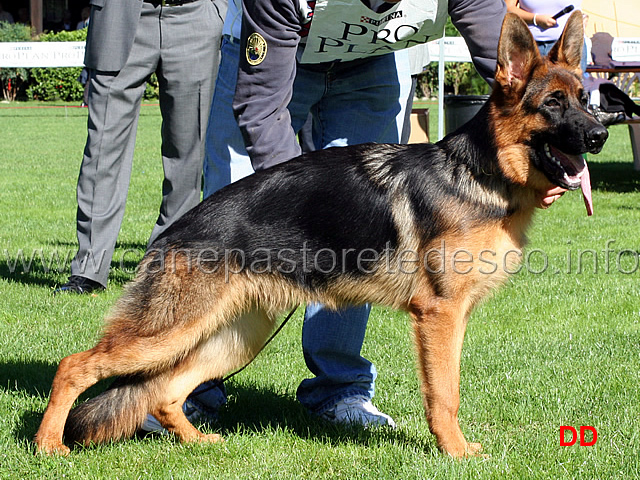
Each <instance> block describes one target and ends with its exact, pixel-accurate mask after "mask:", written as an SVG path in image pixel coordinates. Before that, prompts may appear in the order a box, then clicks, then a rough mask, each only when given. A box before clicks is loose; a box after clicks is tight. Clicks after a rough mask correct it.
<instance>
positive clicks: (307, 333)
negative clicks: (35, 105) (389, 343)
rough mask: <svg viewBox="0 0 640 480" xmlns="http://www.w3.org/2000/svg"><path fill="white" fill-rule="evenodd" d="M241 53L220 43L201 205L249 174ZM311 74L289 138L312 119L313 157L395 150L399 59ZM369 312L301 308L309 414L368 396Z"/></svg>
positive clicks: (405, 80)
mask: <svg viewBox="0 0 640 480" xmlns="http://www.w3.org/2000/svg"><path fill="white" fill-rule="evenodd" d="M240 53H241V52H240V45H239V42H238V41H235V42H232V41H230V40H229V39H227V38H225V39H224V40H223V43H222V56H221V64H220V70H219V72H218V80H217V84H216V89H215V93H214V97H213V103H212V106H211V114H210V120H209V126H208V129H207V137H206V147H205V151H206V154H205V162H204V179H205V181H204V188H205V197H206V196H208V195H210V194H211V193H213V192H214V191H216V190H218V189H219V188H222V187H223V186H225V185H226V184H228V183H230V182H233V181H236V180H238V179H240V178H242V177H243V176H245V175H247V174H249V173H250V172H251V171H252V169H251V163H250V160H249V157H248V155H247V154H246V151H245V150H244V141H243V139H242V134H241V133H240V129H239V128H238V126H237V123H236V120H235V117H234V115H233V110H232V109H231V102H232V100H233V95H234V92H235V78H236V72H237V66H238V58H239V55H240ZM354 67H357V68H354ZM312 68H313V69H310V68H298V71H297V75H296V80H295V84H294V91H293V98H292V100H291V102H290V104H289V107H288V108H289V111H290V113H291V123H292V127H293V129H294V131H296V132H298V131H299V130H300V129H301V128H302V126H303V125H304V123H305V121H306V119H307V116H308V114H309V112H311V113H312V115H313V140H314V144H315V147H316V148H317V149H321V148H327V147H331V146H345V145H349V144H358V143H365V142H389V143H397V142H399V140H400V132H401V128H402V123H403V119H404V108H405V106H406V103H407V96H408V94H409V91H410V88H411V76H410V73H409V62H408V56H407V54H406V51H404V52H400V53H397V54H395V56H394V54H389V55H384V56H380V57H375V58H371V59H368V60H367V61H360V62H357V64H355V63H353V62H350V64H334V65H333V66H331V67H330V68H329V69H328V70H326V71H322V70H319V69H317V68H315V67H312ZM399 70H400V72H399ZM370 310H371V308H370V306H369V305H364V306H359V307H349V308H345V309H343V310H341V311H338V312H336V311H331V310H328V309H325V308H323V307H322V306H321V305H317V304H314V305H308V306H307V309H306V312H305V318H304V323H303V327H302V349H303V354H304V358H305V362H306V364H307V367H308V368H309V370H310V371H311V372H312V373H313V374H314V375H315V377H314V378H309V379H305V380H303V381H302V383H301V384H300V386H299V388H298V392H297V396H298V400H299V401H300V402H301V403H302V404H303V405H304V406H305V407H306V408H307V409H309V410H310V411H312V412H316V413H322V412H323V411H324V410H326V409H327V408H330V407H331V406H332V405H333V404H334V403H335V402H337V401H339V400H340V399H342V398H345V397H348V396H352V395H364V396H367V397H369V398H371V397H372V396H373V393H374V383H375V378H376V375H377V373H376V369H375V366H374V365H373V364H372V363H371V362H369V361H368V360H366V359H365V358H363V357H362V356H361V355H360V350H361V348H362V343H363V341H364V336H365V331H366V327H367V320H368V318H369V312H370Z"/></svg>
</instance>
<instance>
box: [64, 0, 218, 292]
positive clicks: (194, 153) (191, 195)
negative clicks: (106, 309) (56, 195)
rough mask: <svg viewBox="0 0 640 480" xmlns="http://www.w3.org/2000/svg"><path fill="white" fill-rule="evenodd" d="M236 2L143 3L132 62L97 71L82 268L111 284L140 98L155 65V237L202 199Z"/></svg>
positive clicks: (81, 210)
mask: <svg viewBox="0 0 640 480" xmlns="http://www.w3.org/2000/svg"><path fill="white" fill-rule="evenodd" d="M226 5H227V4H226V0H214V1H211V0H197V1H195V2H193V3H186V4H182V5H179V6H171V7H163V6H160V5H157V6H155V5H154V4H151V3H143V6H142V13H141V15H140V20H139V22H138V27H137V30H136V36H135V40H134V44H133V47H132V49H131V53H130V55H129V58H128V60H127V62H126V64H125V66H124V67H123V68H122V70H120V71H119V72H101V71H92V73H91V77H90V80H89V81H90V86H89V118H88V122H87V130H88V134H87V142H86V145H85V149H84V157H83V159H82V165H81V167H80V175H79V178H78V188H77V200H78V211H77V218H76V220H77V236H78V244H79V249H78V253H77V254H76V256H75V258H74V260H73V262H72V264H71V274H72V275H80V276H83V277H86V278H90V279H91V280H94V281H97V282H99V283H101V284H102V285H103V286H106V284H107V278H108V276H109V268H110V264H111V260H112V257H113V253H114V249H115V244H116V240H117V238H118V233H119V231H120V226H121V223H122V219H123V216H124V211H125V204H126V200H127V194H128V190H129V180H130V176H131V170H132V163H133V153H134V146H135V139H136V130H137V125H138V116H139V112H140V103H141V100H142V96H143V94H144V91H145V87H146V82H147V80H148V79H149V77H150V75H151V74H152V73H154V72H155V73H156V75H157V78H158V82H159V87H160V111H161V114H162V128H161V136H162V147H161V151H162V164H163V168H164V180H163V183H162V202H161V205H160V213H159V215H158V219H157V221H156V224H155V227H154V228H153V231H152V233H151V239H150V240H149V243H151V242H152V241H153V240H154V239H155V238H156V237H157V236H158V235H160V234H161V233H162V232H163V231H164V230H165V229H166V228H167V227H168V226H169V225H171V223H172V222H173V221H175V220H176V219H178V218H179V217H180V216H182V215H183V214H184V213H186V212H187V211H188V210H190V209H191V208H193V207H194V206H195V205H197V204H198V203H199V201H200V190H201V177H202V160H203V155H204V138H205V133H206V128H207V121H208V118H209V108H210V106H211V97H212V93H213V86H214V84H215V78H216V75H217V70H218V63H219V58H220V40H221V35H222V23H223V19H224V16H225V14H226Z"/></svg>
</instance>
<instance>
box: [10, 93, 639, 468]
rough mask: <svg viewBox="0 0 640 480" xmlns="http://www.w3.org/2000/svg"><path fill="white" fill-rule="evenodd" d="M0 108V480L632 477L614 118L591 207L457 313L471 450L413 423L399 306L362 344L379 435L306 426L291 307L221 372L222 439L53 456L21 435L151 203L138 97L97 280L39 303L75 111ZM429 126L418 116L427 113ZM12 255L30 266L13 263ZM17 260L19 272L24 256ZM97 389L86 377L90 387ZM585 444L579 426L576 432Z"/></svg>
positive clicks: (547, 222) (91, 325)
mask: <svg viewBox="0 0 640 480" xmlns="http://www.w3.org/2000/svg"><path fill="white" fill-rule="evenodd" d="M17 105H20V106H22V107H34V106H44V105H42V104H34V103H27V104H11V105H7V104H3V105H0V255H1V257H0V289H1V290H0V478H63V477H65V478H74V479H75V478H214V477H220V478H238V479H253V478H255V479H263V478H305V479H306V478H341V479H353V478H370V479H379V478H390V479H400V478H412V479H413V478H474V479H475V478H487V479H489V478H599V479H601V478H625V479H626V478H638V477H639V476H640V474H639V472H640V438H639V435H640V433H639V432H640V391H639V389H638V385H639V383H640V295H639V294H640V282H639V279H640V273H639V270H640V265H639V253H638V252H639V251H640V174H639V173H638V172H635V171H634V170H633V168H632V156H631V149H630V146H629V138H628V133H627V127H626V126H615V127H612V128H611V129H610V133H611V137H610V139H609V141H608V143H607V145H606V146H605V149H604V151H603V152H602V153H601V154H600V155H598V156H590V157H589V160H590V164H591V177H592V180H593V190H594V193H593V197H594V203H595V215H594V216H593V217H591V218H588V217H587V216H586V214H585V209H584V206H583V204H582V199H581V196H580V194H579V193H578V192H572V193H568V194H566V195H565V196H564V197H563V198H562V199H561V200H560V201H559V202H556V204H555V205H553V207H552V208H550V209H549V210H547V211H540V212H539V213H538V214H537V216H536V219H535V221H534V225H533V227H532V229H531V231H530V247H529V249H528V251H527V252H526V253H525V266H524V268H523V269H522V271H520V272H519V273H518V274H516V275H514V276H513V277H512V279H511V280H510V281H509V283H508V284H507V285H506V286H505V287H504V288H503V289H502V290H500V291H499V292H498V293H497V294H496V295H494V296H493V297H492V298H491V299H489V300H488V301H487V302H485V303H484V304H483V305H482V306H481V307H480V308H479V309H478V310H476V311H475V312H474V314H473V316H472V318H471V321H470V324H469V328H468V331H467V337H466V341H465V348H464V350H463V358H462V380H461V408H460V423H461V425H462V429H463V431H464V433H465V435H466V436H467V439H468V440H472V441H479V442H481V443H482V444H483V445H484V448H485V453H486V454H488V456H487V457H486V458H480V459H470V460H464V461H454V460H451V459H449V458H447V457H444V456H442V455H440V454H439V453H438V452H437V450H436V447H435V442H434V439H433V437H432V436H431V434H430V433H429V429H428V427H427V424H426V422H425V420H424V415H423V410H422V403H421V400H420V397H419V393H418V381H417V378H416V375H415V366H414V365H415V359H414V355H413V348H412V344H411V334H410V331H411V329H410V325H409V322H408V320H407V317H406V315H404V314H401V313H398V312H394V311H391V310H388V309H385V308H375V309H374V311H373V313H372V316H371V320H370V323H369V328H368V331H367V340H366V342H365V346H364V355H365V356H366V357H367V358H369V359H371V360H372V361H373V362H374V363H375V364H376V366H377V368H378V371H379V377H378V381H377V384H376V396H375V399H374V403H375V404H376V405H377V406H378V407H379V408H380V409H382V410H383V411H385V412H386V413H388V414H390V415H391V416H393V417H394V419H395V420H396V421H397V423H398V429H397V430H395V431H391V432H390V431H385V430H373V431H362V430H357V429H348V428H340V427H336V426H332V425H329V424H326V423H323V422H321V421H318V420H315V419H313V418H311V417H310V416H309V415H307V413H306V412H305V411H304V409H303V408H302V407H301V406H300V405H299V404H298V403H297V401H296V398H295V391H296V388H297V386H298V383H299V382H300V381H301V380H302V379H303V378H305V376H306V375H308V372H307V370H306V367H305V365H304V362H303V359H302V355H301V349H300V332H301V312H300V311H298V312H297V313H296V315H295V316H294V318H293V320H292V321H291V322H290V324H289V325H287V327H286V328H285V329H284V330H283V332H282V333H281V334H280V335H279V336H278V337H277V338H276V339H275V340H274V341H273V343H272V344H270V345H269V346H268V347H267V349H266V350H265V351H264V352H263V353H262V354H261V355H260V356H259V357H258V358H257V359H256V361H255V363H254V364H252V365H251V366H250V367H249V368H247V369H246V370H244V371H243V372H242V373H241V374H239V375H238V376H236V377H234V378H233V379H232V380H231V381H229V383H228V387H227V388H228V391H229V394H230V397H229V403H228V405H227V407H225V408H224V409H223V411H222V412H221V414H220V420H219V423H218V424H217V425H214V426H212V427H205V429H208V428H210V429H212V430H214V431H216V432H220V433H222V434H223V435H224V436H225V438H226V442H225V443H224V444H221V445H181V444H179V443H178V442H177V441H175V439H173V438H171V437H151V438H149V437H147V438H137V439H132V440H128V441H123V442H119V443H115V444H112V445H107V446H102V447H98V448H87V449H79V450H76V451H74V452H73V453H72V454H71V455H70V456H69V457H67V458H47V457H40V456H34V454H33V453H34V449H33V445H32V443H31V439H32V437H33V435H34V434H35V432H36V430H37V428H38V425H39V422H40V419H41V416H42V412H43V411H44V408H45V406H46V402H47V398H48V393H49V388H50V386H51V381H52V379H53V376H54V373H55V369H56V367H57V364H58V362H59V361H60V359H61V358H62V357H64V356H66V355H69V354H70V353H73V352H76V351H80V350H85V349H87V348H89V347H91V346H93V343H94V342H95V340H96V339H97V338H98V336H99V332H100V328H101V323H102V318H103V316H104V314H105V313H106V312H107V311H108V309H109V308H110V307H111V306H112V305H113V304H114V302H115V300H116V299H117V298H118V296H119V295H120V293H121V291H122V286H123V284H124V283H125V282H126V281H127V280H129V279H130V278H131V277H132V272H133V269H134V268H135V265H136V263H137V261H138V260H139V259H140V258H141V256H142V254H143V251H144V248H145V245H146V242H147V238H148V236H149V234H150V232H151V229H152V226H153V224H154V222H155V218H156V215H157V208H158V205H159V202H160V182H161V178H162V167H161V164H160V158H159V155H160V153H159V152H160V146H159V127H160V122H161V119H160V115H159V110H158V107H157V106H143V108H142V113H141V118H140V125H139V133H138V144H137V149H136V157H135V161H134V174H133V178H132V182H131V189H130V192H131V193H130V195H129V202H128V206H127V212H126V216H125V220H124V224H123V226H122V231H121V234H120V237H119V243H118V246H117V250H116V254H115V258H114V264H113V267H114V271H113V273H112V275H111V283H110V286H109V288H108V289H107V291H106V292H104V293H101V294H99V295H96V296H82V297H78V296H53V295H52V294H51V293H52V289H53V288H54V287H55V286H56V285H58V284H60V283H62V282H64V281H65V280H66V278H67V275H68V263H69V260H70V257H71V256H72V255H73V254H74V253H75V248H76V239H75V207H76V204H75V186H76V180H77V175H78V168H79V164H80V161H81V156H82V149H83V146H84V140H85V130H86V114H87V112H86V109H80V108H74V107H73V106H68V107H66V108H65V107H61V108H21V109H18V108H12V107H15V106H17ZM430 119H431V122H432V123H431V132H432V135H434V134H435V132H437V124H436V123H435V122H437V109H436V108H435V105H433V109H432V111H431V115H430ZM30 260H33V261H31V265H29V262H30ZM23 262H24V264H23ZM100 388H102V386H100V385H99V386H96V387H94V388H93V389H92V390H91V391H90V392H89V394H95V392H96V391H97V390H98V389H100ZM563 425H570V426H573V427H575V428H579V426H581V425H588V426H593V427H595V428H596V429H597V432H598V439H597V443H596V444H595V445H594V446H590V447H580V446H578V445H574V446H565V447H563V446H560V437H559V429H560V427H561V426H563ZM588 438H590V436H588Z"/></svg>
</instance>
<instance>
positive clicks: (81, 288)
mask: <svg viewBox="0 0 640 480" xmlns="http://www.w3.org/2000/svg"><path fill="white" fill-rule="evenodd" d="M96 290H104V287H103V286H102V285H101V284H100V283H98V282H96V281H95V280H91V279H89V278H86V277H81V276H80V275H71V276H70V277H69V281H68V282H67V283H65V284H64V285H61V286H60V287H58V288H56V289H55V290H54V291H53V293H54V295H55V294H56V293H78V294H81V293H91V292H94V291H96Z"/></svg>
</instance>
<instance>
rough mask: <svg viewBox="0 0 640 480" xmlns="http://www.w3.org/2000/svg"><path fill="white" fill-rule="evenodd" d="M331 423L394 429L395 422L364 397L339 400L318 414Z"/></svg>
mask: <svg viewBox="0 0 640 480" xmlns="http://www.w3.org/2000/svg"><path fill="white" fill-rule="evenodd" d="M320 418H324V419H325V420H328V421H330V422H332V423H347V424H351V425H360V426H362V427H365V428H370V427H380V426H388V427H391V428H396V422H394V421H393V418H391V417H390V416H389V415H387V414H384V413H382V412H381V411H380V410H378V409H377V408H376V407H374V406H373V404H372V403H371V400H370V399H369V398H368V397H366V396H364V395H355V396H353V397H347V398H343V399H342V400H339V401H338V402H337V403H336V404H335V405H334V406H333V407H331V408H329V409H327V410H325V411H324V412H322V413H321V414H320Z"/></svg>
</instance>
